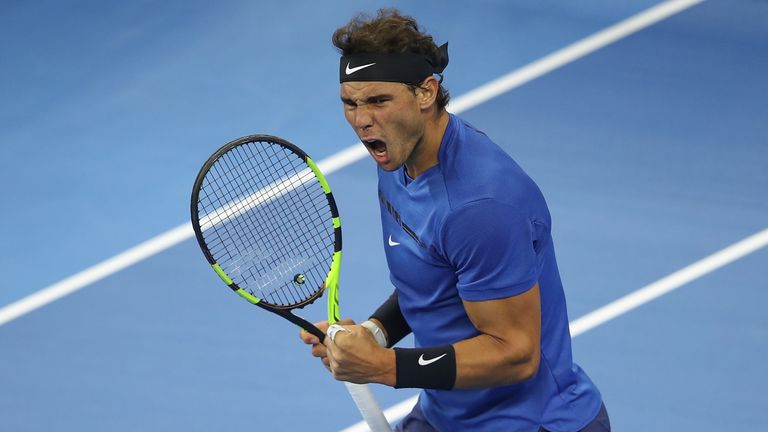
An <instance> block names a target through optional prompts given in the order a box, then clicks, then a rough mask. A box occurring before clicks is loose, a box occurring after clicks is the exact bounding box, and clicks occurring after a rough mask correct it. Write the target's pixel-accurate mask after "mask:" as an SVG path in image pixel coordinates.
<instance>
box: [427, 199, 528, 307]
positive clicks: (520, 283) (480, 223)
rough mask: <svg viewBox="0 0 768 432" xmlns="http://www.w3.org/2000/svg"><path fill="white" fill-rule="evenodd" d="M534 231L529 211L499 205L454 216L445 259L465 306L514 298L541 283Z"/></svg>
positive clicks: (480, 205)
mask: <svg viewBox="0 0 768 432" xmlns="http://www.w3.org/2000/svg"><path fill="white" fill-rule="evenodd" d="M534 235H535V234H534V228H533V225H532V222H531V221H530V219H529V218H528V217H527V216H526V214H525V213H524V210H523V209H517V208H515V207H513V206H512V205H510V204H505V203H501V202H498V201H496V200H493V199H484V200H479V201H474V202H472V203H469V204H466V205H464V206H462V207H461V208H458V209H456V210H454V211H452V212H451V213H450V214H449V215H448V217H447V218H446V219H445V222H444V224H443V226H442V230H441V240H442V245H443V253H444V254H445V256H446V257H447V258H448V260H449V261H450V263H451V265H452V266H453V267H454V269H455V272H456V277H457V279H458V284H457V289H458V291H459V295H460V296H461V298H462V299H464V300H469V301H481V300H494V299H500V298H505V297H512V296H515V295H518V294H522V293H523V292H525V291H527V290H528V289H530V288H531V287H533V285H534V284H535V283H536V281H537V280H538V271H537V269H538V265H537V256H536V251H535V250H534V244H533V242H534V240H535V239H534Z"/></svg>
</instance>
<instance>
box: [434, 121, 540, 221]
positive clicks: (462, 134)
mask: <svg viewBox="0 0 768 432" xmlns="http://www.w3.org/2000/svg"><path fill="white" fill-rule="evenodd" d="M452 120H453V121H455V122H456V123H455V124H454V125H453V126H454V130H453V131H452V136H451V137H450V138H451V139H450V140H446V142H445V143H444V144H445V149H441V156H442V158H441V160H440V165H441V170H442V173H443V178H444V182H445V185H446V191H447V193H448V195H449V200H450V203H451V207H452V208H460V207H462V206H464V205H466V204H469V203H472V202H477V201H480V200H486V199H487V200H491V201H497V202H499V203H506V204H510V205H513V206H515V205H518V206H526V205H528V204H530V201H531V200H534V201H539V200H541V201H543V196H542V195H541V191H540V190H539V188H538V186H537V185H536V183H535V182H534V181H533V179H531V177H530V176H528V174H527V173H526V172H525V171H524V170H523V169H522V168H521V167H520V165H518V163H517V162H516V161H515V160H514V159H513V158H512V157H511V156H510V155H509V154H508V153H507V152H505V151H504V149H502V148H501V147H500V146H499V145H497V144H496V143H495V142H494V141H493V140H491V138H489V137H488V136H487V135H486V134H485V133H483V132H482V131H480V130H478V129H477V128H475V127H474V126H472V125H470V124H469V123H467V122H466V121H464V120H462V119H460V118H458V117H455V116H454V117H453V118H452Z"/></svg>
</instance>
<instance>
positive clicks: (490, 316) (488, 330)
mask: <svg viewBox="0 0 768 432" xmlns="http://www.w3.org/2000/svg"><path fill="white" fill-rule="evenodd" d="M463 303H464V309H465V310H466V312H467V316H468V317H469V319H470V321H472V324H473V325H474V326H475V328H476V329H477V330H478V331H479V332H480V333H482V334H485V335H488V336H491V337H493V338H495V339H499V340H500V341H516V340H519V339H520V338H526V339H530V341H531V342H534V343H535V344H536V345H538V344H539V339H540V335H541V299H540V296H539V284H538V283H536V284H534V285H533V287H532V288H531V289H529V290H527V291H525V292H523V293H522V294H518V295H516V296H513V297H507V298H502V299H496V300H484V301H467V300H463Z"/></svg>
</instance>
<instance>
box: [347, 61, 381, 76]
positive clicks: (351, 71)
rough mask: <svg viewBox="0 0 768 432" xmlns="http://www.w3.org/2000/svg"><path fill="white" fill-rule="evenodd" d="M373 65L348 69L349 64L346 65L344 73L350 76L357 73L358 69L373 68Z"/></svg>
mask: <svg viewBox="0 0 768 432" xmlns="http://www.w3.org/2000/svg"><path fill="white" fill-rule="evenodd" d="M375 64H376V63H368V64H366V65H362V66H357V67H353V68H350V67H349V63H347V69H346V71H345V72H346V73H347V75H352V74H353V73H355V72H357V71H359V70H360V69H365V68H367V67H371V66H373V65H375Z"/></svg>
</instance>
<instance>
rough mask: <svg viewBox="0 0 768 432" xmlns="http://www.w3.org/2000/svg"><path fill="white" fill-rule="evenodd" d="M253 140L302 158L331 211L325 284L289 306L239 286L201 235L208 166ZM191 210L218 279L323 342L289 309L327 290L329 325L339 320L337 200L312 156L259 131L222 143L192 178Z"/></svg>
mask: <svg viewBox="0 0 768 432" xmlns="http://www.w3.org/2000/svg"><path fill="white" fill-rule="evenodd" d="M252 142H268V143H272V144H277V145H280V146H282V147H283V148H285V149H287V150H289V151H291V152H292V153H294V154H296V156H298V157H299V158H300V159H301V160H303V161H304V163H305V164H306V165H307V167H308V168H310V169H311V170H312V172H313V174H314V175H315V178H316V179H317V181H318V182H319V183H320V185H321V187H322V188H323V192H325V198H326V199H327V200H328V207H329V208H330V211H331V219H332V222H333V228H334V230H333V233H334V240H333V242H334V248H333V249H334V253H333V257H332V260H331V265H330V268H329V270H328V275H327V276H326V279H325V283H324V284H323V286H321V287H319V288H318V289H317V290H316V291H315V292H314V293H313V294H312V295H311V296H309V297H308V298H307V299H305V300H303V301H302V302H300V303H297V304H293V305H288V306H284V305H275V304H272V303H269V302H267V301H264V300H262V299H261V298H259V297H257V296H256V295H254V294H252V293H250V292H249V291H248V290H246V289H244V288H242V287H240V286H238V284H237V283H236V282H234V281H233V280H232V278H230V277H229V275H227V274H226V273H225V272H224V270H223V269H222V268H221V266H220V265H219V264H218V263H217V262H216V258H214V256H213V254H212V253H211V251H210V250H209V248H208V245H207V243H206V241H205V237H204V236H203V232H202V228H201V227H200V217H199V214H198V203H199V199H198V197H199V194H200V189H201V188H202V185H203V181H204V180H205V177H206V175H207V174H208V172H209V171H210V169H211V167H213V165H214V164H215V163H216V161H218V160H219V159H220V158H221V157H222V156H223V155H225V154H226V153H228V152H229V151H231V150H233V149H234V148H236V147H239V146H241V145H246V144H249V143H252ZM190 213H191V217H192V229H193V230H194V232H195V237H196V238H197V243H198V245H199V246H200V249H201V250H202V252H203V255H204V256H205V258H206V260H208V263H209V264H210V265H211V267H212V268H213V270H214V271H215V272H216V274H217V275H218V276H219V278H221V280H222V281H224V283H225V284H227V286H229V288H230V289H232V291H234V292H235V293H236V294H238V295H239V296H240V297H242V298H244V299H245V300H247V301H248V302H249V303H251V304H254V305H256V306H259V307H260V308H262V309H265V310H267V311H269V312H272V313H274V314H277V315H279V316H281V317H282V318H285V319H286V320H288V321H290V322H292V323H294V324H296V325H298V326H299V327H301V328H303V329H304V330H306V331H308V332H309V333H311V334H313V335H315V336H316V337H318V338H319V339H320V342H321V343H322V342H323V340H325V333H323V332H322V331H321V330H320V329H319V328H317V327H316V326H315V325H313V324H311V323H310V322H309V321H307V320H305V319H304V318H301V317H299V316H297V315H294V314H293V313H291V311H292V310H294V309H300V308H303V307H304V306H306V305H309V304H311V303H313V302H314V301H315V300H317V299H318V298H319V297H321V296H322V295H323V293H324V291H327V294H328V299H327V307H328V324H329V325H331V324H335V323H336V322H338V321H339V319H340V318H339V289H338V288H339V274H340V271H341V221H340V219H339V210H338V207H337V206H336V200H335V199H334V198H333V193H332V192H331V188H330V186H329V185H328V181H327V180H326V179H325V176H324V175H323V173H322V172H321V171H320V169H319V168H318V167H317V165H316V164H315V162H314V161H313V160H312V158H310V157H309V155H307V153H305V152H304V151H303V150H301V149H300V148H299V147H297V146H295V145H294V144H292V143H290V142H288V141H286V140H284V139H282V138H279V137H276V136H273V135H261V134H259V135H248V136H244V137H241V138H237V139H235V140H233V141H230V142H228V143H227V144H224V145H223V146H222V147H221V148H219V149H218V150H216V152H214V153H213V154H212V155H211V156H210V157H209V158H208V160H207V161H206V162H205V164H203V166H202V168H200V172H199V173H198V174H197V178H196V179H195V183H194V186H193V188H192V199H191V200H190Z"/></svg>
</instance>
